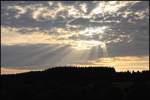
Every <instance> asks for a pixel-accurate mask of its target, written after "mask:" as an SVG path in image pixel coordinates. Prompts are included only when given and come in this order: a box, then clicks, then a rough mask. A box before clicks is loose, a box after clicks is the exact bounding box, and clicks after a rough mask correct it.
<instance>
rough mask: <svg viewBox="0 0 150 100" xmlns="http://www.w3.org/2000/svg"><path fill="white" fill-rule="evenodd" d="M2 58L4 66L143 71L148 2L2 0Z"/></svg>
mask: <svg viewBox="0 0 150 100" xmlns="http://www.w3.org/2000/svg"><path fill="white" fill-rule="evenodd" d="M1 54H2V55H1V62H2V63H1V67H5V68H7V67H11V68H13V67H15V68H16V67H17V68H21V67H25V66H26V68H28V69H30V68H31V69H32V68H33V69H34V68H36V67H38V68H39V67H40V68H42V66H47V65H51V66H55V65H67V64H79V65H81V64H83V65H110V66H111V65H113V66H117V65H118V66H136V68H137V66H138V67H139V65H140V66H144V69H147V68H145V67H148V63H149V61H148V60H149V1H107V2H106V1H36V2H35V1H1ZM106 57H107V59H103V58H106ZM112 62H113V63H112ZM114 62H115V63H114ZM119 62H121V63H119ZM125 62H126V64H124V63H125Z"/></svg>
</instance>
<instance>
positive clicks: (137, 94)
mask: <svg viewBox="0 0 150 100" xmlns="http://www.w3.org/2000/svg"><path fill="white" fill-rule="evenodd" d="M0 99H1V100H150V72H149V71H144V72H136V73H129V72H122V73H119V72H115V70H114V69H113V68H103V67H94V68H92V67H89V68H76V67H57V68H52V69H48V70H45V71H42V72H28V73H23V74H17V75H1V96H0Z"/></svg>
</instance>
